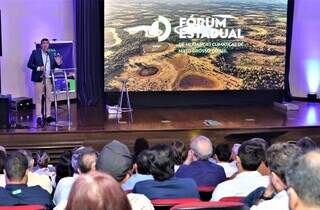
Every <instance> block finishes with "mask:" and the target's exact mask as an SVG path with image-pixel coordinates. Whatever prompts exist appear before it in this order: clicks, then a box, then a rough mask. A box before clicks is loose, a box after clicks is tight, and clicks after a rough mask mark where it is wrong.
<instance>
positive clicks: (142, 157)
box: [122, 150, 153, 190]
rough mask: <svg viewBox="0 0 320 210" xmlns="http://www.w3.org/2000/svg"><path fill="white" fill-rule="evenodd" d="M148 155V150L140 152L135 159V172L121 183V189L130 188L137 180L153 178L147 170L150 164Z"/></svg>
mask: <svg viewBox="0 0 320 210" xmlns="http://www.w3.org/2000/svg"><path fill="white" fill-rule="evenodd" d="M148 155H149V151H148V150H144V151H142V152H140V154H139V155H138V157H137V160H136V169H137V170H136V173H135V174H133V175H132V176H131V177H130V178H129V179H128V181H127V182H125V183H123V184H122V189H124V190H132V189H133V187H134V185H135V184H136V183H137V182H141V181H144V180H153V176H152V175H151V174H150V171H149V167H150V165H149V159H148Z"/></svg>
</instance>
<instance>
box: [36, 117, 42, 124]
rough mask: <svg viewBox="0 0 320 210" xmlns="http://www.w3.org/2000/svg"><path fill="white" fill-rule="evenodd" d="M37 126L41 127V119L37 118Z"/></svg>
mask: <svg viewBox="0 0 320 210" xmlns="http://www.w3.org/2000/svg"><path fill="white" fill-rule="evenodd" d="M37 124H38V125H42V119H41V117H37Z"/></svg>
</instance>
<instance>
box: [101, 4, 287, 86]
mask: <svg viewBox="0 0 320 210" xmlns="http://www.w3.org/2000/svg"><path fill="white" fill-rule="evenodd" d="M104 5H105V6H104V7H105V8H104V10H105V11H104V12H105V15H104V39H105V41H104V81H105V82H104V90H105V91H106V92H109V91H111V92H112V91H117V90H119V88H120V87H121V82H122V81H123V80H127V85H128V89H129V91H219V90H281V89H283V88H284V81H285V56H286V47H287V43H286V42H287V40H286V37H287V13H288V0H241V1H240V0H183V1H176V0H161V1H159V0H105V2H104Z"/></svg>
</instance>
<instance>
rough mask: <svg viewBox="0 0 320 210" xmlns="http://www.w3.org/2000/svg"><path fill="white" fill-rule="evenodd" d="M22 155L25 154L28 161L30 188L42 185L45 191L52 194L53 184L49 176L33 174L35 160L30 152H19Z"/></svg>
mask: <svg viewBox="0 0 320 210" xmlns="http://www.w3.org/2000/svg"><path fill="white" fill-rule="evenodd" d="M19 152H20V153H22V154H24V155H25V156H26V158H27V160H28V186H36V185H40V187H42V188H43V189H45V190H46V191H48V193H49V194H51V193H52V190H53V189H52V184H51V180H50V178H49V176H47V175H40V174H36V173H33V172H32V168H33V166H34V159H33V157H32V154H31V152H30V151H29V150H19Z"/></svg>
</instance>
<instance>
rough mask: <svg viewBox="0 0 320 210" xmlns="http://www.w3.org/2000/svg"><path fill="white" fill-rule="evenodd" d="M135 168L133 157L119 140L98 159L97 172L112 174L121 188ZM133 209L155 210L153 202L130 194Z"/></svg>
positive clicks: (104, 150) (112, 143)
mask: <svg viewBox="0 0 320 210" xmlns="http://www.w3.org/2000/svg"><path fill="white" fill-rule="evenodd" d="M132 166H133V161H132V156H131V154H130V152H129V149H128V147H127V146H126V145H124V144H122V143H121V142H119V141H117V140H113V141H112V142H110V143H109V144H106V145H105V146H104V147H103V149H102V150H101V152H100V154H99V156H98V159H97V170H98V171H100V172H104V173H107V174H110V175H111V176H112V177H113V178H114V179H115V180H116V181H117V182H118V183H119V186H121V184H124V183H126V182H127V180H128V179H129V177H130V175H131V171H132ZM127 198H128V200H129V202H130V204H131V207H132V209H143V210H154V207H153V205H152V204H151V201H150V200H149V199H148V198H147V197H146V196H144V195H141V194H136V193H128V194H127Z"/></svg>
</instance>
